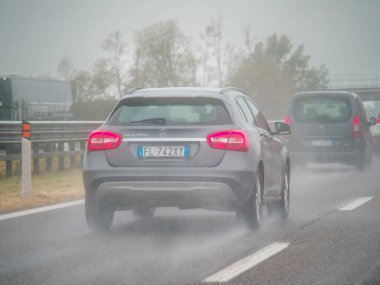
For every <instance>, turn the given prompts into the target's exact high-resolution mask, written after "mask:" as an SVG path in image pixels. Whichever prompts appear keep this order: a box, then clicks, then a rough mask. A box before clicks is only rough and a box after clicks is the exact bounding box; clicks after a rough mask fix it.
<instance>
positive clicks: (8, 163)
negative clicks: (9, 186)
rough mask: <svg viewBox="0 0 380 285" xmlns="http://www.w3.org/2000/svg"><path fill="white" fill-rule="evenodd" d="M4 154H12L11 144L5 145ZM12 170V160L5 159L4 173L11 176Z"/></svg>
mask: <svg viewBox="0 0 380 285" xmlns="http://www.w3.org/2000/svg"><path fill="white" fill-rule="evenodd" d="M5 154H7V155H10V154H13V145H7V147H6V150H5ZM12 172H13V161H12V160H6V161H5V175H6V176H7V177H11V176H12Z"/></svg>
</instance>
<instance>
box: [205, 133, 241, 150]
mask: <svg viewBox="0 0 380 285" xmlns="http://www.w3.org/2000/svg"><path fill="white" fill-rule="evenodd" d="M207 142H208V144H209V146H210V147H212V148H217V149H225V150H235V151H248V149H249V137H248V135H247V134H246V133H245V132H244V131H241V130H231V131H230V130H226V131H219V132H215V133H212V134H209V135H208V136H207Z"/></svg>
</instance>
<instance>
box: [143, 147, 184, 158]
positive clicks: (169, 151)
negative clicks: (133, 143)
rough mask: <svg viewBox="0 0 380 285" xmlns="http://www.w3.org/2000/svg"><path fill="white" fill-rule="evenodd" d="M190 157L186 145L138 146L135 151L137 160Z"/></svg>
mask: <svg viewBox="0 0 380 285" xmlns="http://www.w3.org/2000/svg"><path fill="white" fill-rule="evenodd" d="M189 155H190V147H189V146H188V145H170V146H149V145H140V146H139V147H138V149H137V156H138V157H139V158H161V157H164V158H165V157H168V158H187V157H189Z"/></svg>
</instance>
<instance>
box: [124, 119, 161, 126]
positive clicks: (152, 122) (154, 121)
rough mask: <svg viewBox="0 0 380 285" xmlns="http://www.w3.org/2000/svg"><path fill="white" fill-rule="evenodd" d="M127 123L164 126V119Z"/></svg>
mask: <svg viewBox="0 0 380 285" xmlns="http://www.w3.org/2000/svg"><path fill="white" fill-rule="evenodd" d="M129 123H130V124H138V123H144V124H157V125H166V119H165V118H149V119H144V120H138V121H131V122H129Z"/></svg>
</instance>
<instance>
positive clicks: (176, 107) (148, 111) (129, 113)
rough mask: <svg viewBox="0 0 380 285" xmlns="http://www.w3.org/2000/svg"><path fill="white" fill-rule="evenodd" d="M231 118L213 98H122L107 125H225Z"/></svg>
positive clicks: (219, 101)
mask: <svg viewBox="0 0 380 285" xmlns="http://www.w3.org/2000/svg"><path fill="white" fill-rule="evenodd" d="M231 123H232V121H231V118H230V116H229V114H228V112H227V109H226V108H225V106H224V104H223V102H222V101H221V100H218V99H213V98H200V97H196V98H172V97H171V98H162V97H161V98H151V97H150V98H147V97H145V98H129V99H125V100H123V101H122V102H121V103H120V104H119V105H118V107H117V108H116V110H115V111H114V113H113V114H112V115H111V117H110V119H109V120H108V122H107V124H109V125H119V126H147V125H151V126H153V125H167V126H173V125H225V124H231Z"/></svg>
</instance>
